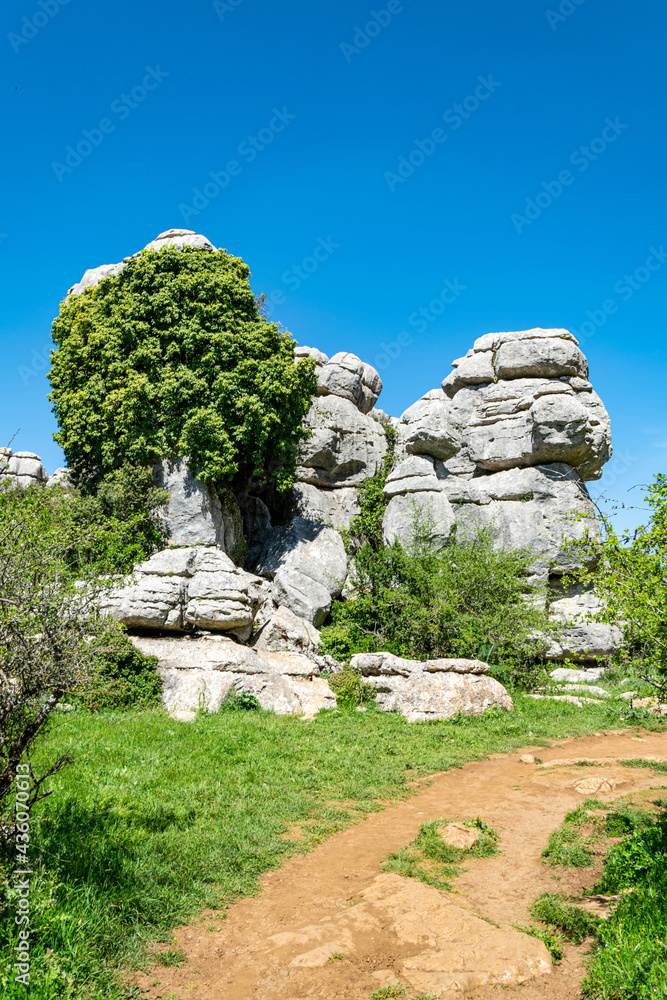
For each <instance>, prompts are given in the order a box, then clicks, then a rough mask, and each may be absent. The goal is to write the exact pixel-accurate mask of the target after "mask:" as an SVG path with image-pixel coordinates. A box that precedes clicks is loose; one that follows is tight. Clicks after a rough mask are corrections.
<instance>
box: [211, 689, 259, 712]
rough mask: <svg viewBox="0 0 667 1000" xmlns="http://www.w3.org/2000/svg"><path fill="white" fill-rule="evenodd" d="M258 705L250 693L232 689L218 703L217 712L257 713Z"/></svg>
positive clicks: (255, 698) (254, 696)
mask: <svg viewBox="0 0 667 1000" xmlns="http://www.w3.org/2000/svg"><path fill="white" fill-rule="evenodd" d="M259 710H260V704H259V702H258V700H257V697H256V695H255V694H254V693H253V692H252V691H246V690H243V691H236V690H234V689H232V690H231V691H229V692H228V693H227V694H226V695H225V697H224V698H223V699H222V701H221V702H220V708H219V709H218V711H219V712H258V711H259Z"/></svg>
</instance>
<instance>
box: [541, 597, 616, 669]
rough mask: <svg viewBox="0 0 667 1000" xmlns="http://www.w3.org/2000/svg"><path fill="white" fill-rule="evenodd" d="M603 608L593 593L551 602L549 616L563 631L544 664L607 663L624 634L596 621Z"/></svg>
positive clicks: (613, 627) (614, 627)
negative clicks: (601, 661)
mask: <svg viewBox="0 0 667 1000" xmlns="http://www.w3.org/2000/svg"><path fill="white" fill-rule="evenodd" d="M603 607H604V605H603V602H602V601H601V600H600V598H599V597H596V596H595V594H592V593H585V594H578V595H575V596H573V597H563V598H561V599H560V600H557V601H553V602H552V603H551V605H550V608H549V613H550V616H551V617H552V618H553V619H554V620H555V621H557V622H559V623H560V624H561V625H563V626H565V627H564V628H563V629H562V631H561V632H560V634H559V636H558V641H552V643H551V645H550V647H549V649H548V650H547V652H546V654H545V655H546V658H547V660H572V661H574V662H577V663H586V662H595V661H598V660H607V659H609V657H610V656H611V655H612V653H613V652H614V651H615V650H616V649H618V648H619V647H620V646H621V644H622V641H623V633H622V631H621V629H620V628H619V627H618V626H617V625H608V624H607V623H606V622H599V621H596V620H595V617H596V616H597V615H598V614H599V613H600V612H601V611H602V610H603Z"/></svg>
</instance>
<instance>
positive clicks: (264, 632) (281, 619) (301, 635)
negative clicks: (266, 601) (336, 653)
mask: <svg viewBox="0 0 667 1000" xmlns="http://www.w3.org/2000/svg"><path fill="white" fill-rule="evenodd" d="M319 644H320V633H319V632H318V630H317V629H316V628H315V626H314V625H311V624H310V623H309V622H307V621H304V619H303V618H298V617H297V616H296V615H295V614H294V612H293V611H290V609H289V608H284V607H279V608H277V609H276V610H275V612H274V614H273V615H271V617H270V618H269V619H268V620H267V622H266V624H265V625H264V626H263V627H262V628H261V630H260V631H259V634H258V638H257V640H256V641H255V643H254V646H253V649H258V650H268V651H270V652H276V651H278V650H285V651H287V652H290V653H304V654H305V655H309V654H316V653H317V650H318V648H319Z"/></svg>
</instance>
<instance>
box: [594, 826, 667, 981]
mask: <svg viewBox="0 0 667 1000" xmlns="http://www.w3.org/2000/svg"><path fill="white" fill-rule="evenodd" d="M597 888H598V890H602V891H607V892H622V891H624V890H628V889H630V890H631V892H629V893H628V894H627V895H625V896H624V897H623V898H621V900H620V901H619V903H618V905H617V906H616V908H615V910H614V911H613V912H612V913H611V915H610V917H609V919H608V920H606V921H602V922H601V923H600V925H599V927H598V934H597V936H598V947H597V951H596V952H595V955H594V957H593V959H592V961H591V963H590V968H589V971H588V975H587V977H586V979H585V980H584V982H583V984H582V991H583V996H584V997H585V998H587V1000H631V998H633V1000H634V998H637V1000H649V998H651V1000H655V998H656V997H664V996H667V817H664V816H663V817H661V818H660V819H659V820H658V822H657V823H654V824H653V825H652V826H650V827H646V828H644V829H638V830H636V831H635V832H634V833H632V834H631V835H630V836H627V837H626V838H625V839H623V840H621V841H620V843H618V844H616V845H615V846H614V847H612V849H611V850H610V852H609V854H608V855H607V859H606V861H605V866H604V872H603V876H602V881H601V883H600V885H599V886H598V887H597Z"/></svg>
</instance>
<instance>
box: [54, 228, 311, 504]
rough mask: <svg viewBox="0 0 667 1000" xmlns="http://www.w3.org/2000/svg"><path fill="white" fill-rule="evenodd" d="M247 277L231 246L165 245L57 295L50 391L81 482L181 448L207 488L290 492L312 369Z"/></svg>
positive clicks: (63, 442)
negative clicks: (63, 297) (270, 487)
mask: <svg viewBox="0 0 667 1000" xmlns="http://www.w3.org/2000/svg"><path fill="white" fill-rule="evenodd" d="M249 275H250V272H249V269H248V267H247V265H246V264H244V263H243V261H242V260H241V259H240V258H238V257H233V256H231V255H230V254H228V253H227V252H226V251H224V250H220V251H213V250H203V249H194V248H192V247H185V248H184V249H183V250H176V249H175V248H174V247H164V248H162V249H161V250H159V251H155V250H148V251H144V252H143V253H141V254H140V255H139V256H138V257H136V258H134V259H133V260H130V261H129V262H128V263H127V264H126V266H125V268H124V269H123V270H122V271H121V273H120V274H118V275H117V276H115V277H110V278H105V279H104V280H103V281H101V282H100V283H99V284H98V285H97V286H95V287H94V288H87V289H85V291H84V292H83V293H82V294H81V295H72V296H70V298H69V300H68V301H67V302H63V303H61V306H60V314H59V316H58V317H57V318H56V319H55V321H54V323H53V340H54V342H55V344H56V350H55V351H54V352H53V354H52V369H51V372H50V375H49V378H50V381H51V387H52V392H51V396H50V398H51V401H52V402H53V404H54V412H55V415H56V419H57V421H58V425H59V428H60V430H59V432H58V433H57V435H56V440H57V442H58V444H60V445H61V446H62V448H63V450H64V452H65V455H66V457H67V461H68V463H69V464H70V466H71V467H72V468H73V469H74V472H75V475H76V477H77V480H78V481H80V482H88V481H91V480H92V481H95V482H97V481H99V480H100V479H101V478H102V476H103V475H104V474H105V473H107V472H110V471H112V470H115V469H119V468H122V467H123V466H124V465H130V466H139V467H145V466H152V465H154V464H155V463H156V462H157V461H159V460H160V459H161V458H163V457H165V456H170V455H172V454H177V455H180V456H187V457H188V458H189V460H190V463H191V467H192V470H193V472H195V473H196V474H197V475H198V476H199V477H200V478H201V479H202V480H204V481H205V482H209V483H216V484H217V483H220V484H229V483H231V482H232V481H234V480H235V478H236V477H240V478H241V479H242V480H243V481H245V482H247V481H248V480H249V479H251V478H254V479H255V480H256V481H257V482H259V483H266V482H269V483H272V484H274V485H275V486H276V487H277V489H278V490H280V491H282V490H285V489H287V488H289V486H291V484H292V481H293V473H294V467H295V462H296V453H297V448H298V445H299V442H300V441H301V440H302V438H303V437H304V436H305V433H306V432H305V430H304V429H303V427H302V421H303V418H304V416H305V414H306V412H307V411H308V408H309V406H310V402H311V397H312V395H313V394H314V392H315V391H316V378H315V375H314V367H315V365H314V362H313V360H312V359H311V358H306V359H302V360H300V361H299V362H298V364H295V361H294V341H293V340H292V338H291V337H290V335H289V334H288V333H286V332H283V331H281V330H280V329H279V328H278V326H276V324H275V323H269V322H267V320H265V319H264V318H263V317H262V316H261V315H260V312H259V309H258V306H257V302H256V300H255V298H254V296H253V293H252V290H251V288H250V284H249V281H248V279H249Z"/></svg>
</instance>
